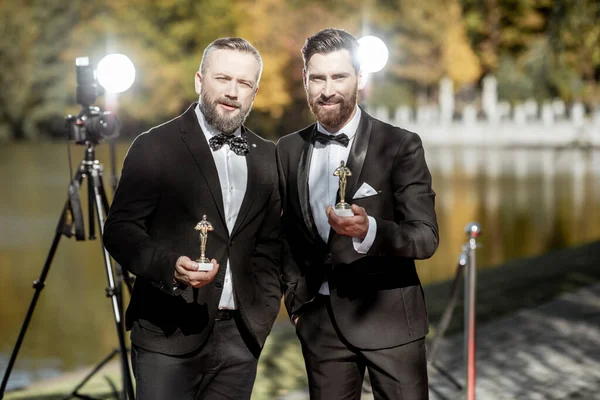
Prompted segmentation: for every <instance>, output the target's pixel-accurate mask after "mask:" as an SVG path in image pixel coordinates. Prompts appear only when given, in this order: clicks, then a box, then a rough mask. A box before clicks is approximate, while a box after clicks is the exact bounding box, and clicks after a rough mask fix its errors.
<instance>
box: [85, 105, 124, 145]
mask: <svg viewBox="0 0 600 400" xmlns="http://www.w3.org/2000/svg"><path fill="white" fill-rule="evenodd" d="M118 127H119V120H118V118H117V117H116V116H115V115H114V114H113V113H111V112H109V111H104V112H103V113H101V114H99V115H93V116H91V117H89V118H87V119H86V121H85V129H86V131H87V132H88V134H89V135H91V136H94V137H97V138H100V137H103V138H110V137H111V136H113V135H114V134H115V133H117V128H118Z"/></svg>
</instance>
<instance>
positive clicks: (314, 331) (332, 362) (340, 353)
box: [296, 295, 429, 400]
mask: <svg viewBox="0 0 600 400" xmlns="http://www.w3.org/2000/svg"><path fill="white" fill-rule="evenodd" d="M296 333H297V335H298V338H299V339H300V342H301V344H302V353H303V355H304V361H305V364H306V370H307V374H308V382H309V390H310V398H311V400H332V399H335V400H360V396H361V388H362V382H363V378H364V374H365V369H367V370H368V371H369V376H370V378H371V385H372V387H373V395H374V397H375V400H382V399H389V400H424V399H428V398H429V394H428V383H427V361H426V354H425V339H424V338H421V339H418V340H415V341H412V342H409V343H406V344H403V345H400V346H396V347H391V348H385V349H379V350H361V349H358V348H355V347H353V346H352V345H350V344H349V343H348V342H347V341H346V340H344V338H343V336H342V335H341V334H340V332H339V329H338V328H337V327H336V324H335V317H334V315H333V312H332V309H331V304H330V302H329V296H323V295H318V296H317V297H316V298H315V300H313V301H312V302H311V303H308V304H306V305H305V306H304V309H303V312H302V313H301V314H300V317H299V319H298V321H297V323H296Z"/></svg>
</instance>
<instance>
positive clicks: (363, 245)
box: [352, 217, 377, 254]
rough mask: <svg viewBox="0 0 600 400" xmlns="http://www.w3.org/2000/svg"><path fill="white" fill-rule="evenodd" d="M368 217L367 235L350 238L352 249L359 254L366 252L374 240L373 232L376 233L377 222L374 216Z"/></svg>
mask: <svg viewBox="0 0 600 400" xmlns="http://www.w3.org/2000/svg"><path fill="white" fill-rule="evenodd" d="M368 218H369V230H367V236H365V238H364V239H362V240H361V239H359V238H352V244H353V245H354V250H356V252H357V253H360V254H367V253H368V252H369V250H370V249H371V246H373V242H374V241H375V234H376V233H377V222H376V221H375V218H373V217H368Z"/></svg>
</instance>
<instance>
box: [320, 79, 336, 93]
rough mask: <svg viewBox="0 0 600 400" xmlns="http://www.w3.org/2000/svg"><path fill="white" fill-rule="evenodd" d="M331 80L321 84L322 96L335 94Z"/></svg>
mask: <svg viewBox="0 0 600 400" xmlns="http://www.w3.org/2000/svg"><path fill="white" fill-rule="evenodd" d="M333 86H334V85H333V82H332V81H331V80H329V79H327V80H326V81H325V86H323V92H322V93H321V94H322V95H323V97H327V98H329V97H331V96H333V95H334V94H335V89H334V87H333Z"/></svg>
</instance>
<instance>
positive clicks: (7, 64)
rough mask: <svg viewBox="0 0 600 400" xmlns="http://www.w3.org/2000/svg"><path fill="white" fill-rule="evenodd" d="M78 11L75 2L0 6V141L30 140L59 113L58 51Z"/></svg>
mask: <svg viewBox="0 0 600 400" xmlns="http://www.w3.org/2000/svg"><path fill="white" fill-rule="evenodd" d="M77 8H78V1H70V2H63V1H57V0H55V1H47V2H44V3H43V4H42V3H40V2H36V1H23V2H11V1H2V2H0V85H1V86H2V91H0V138H1V137H4V138H9V137H12V138H14V139H19V140H22V139H31V138H34V137H35V136H36V135H37V133H38V132H39V131H40V130H47V129H51V127H50V121H51V119H52V117H56V116H58V115H62V114H63V111H64V104H65V101H66V98H67V97H68V94H67V93H66V92H65V90H64V82H65V62H64V59H62V58H61V52H62V51H63V50H64V49H65V48H66V47H67V46H68V44H69V38H70V37H69V32H70V29H71V27H72V26H73V25H74V24H75V22H76V21H77Z"/></svg>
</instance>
